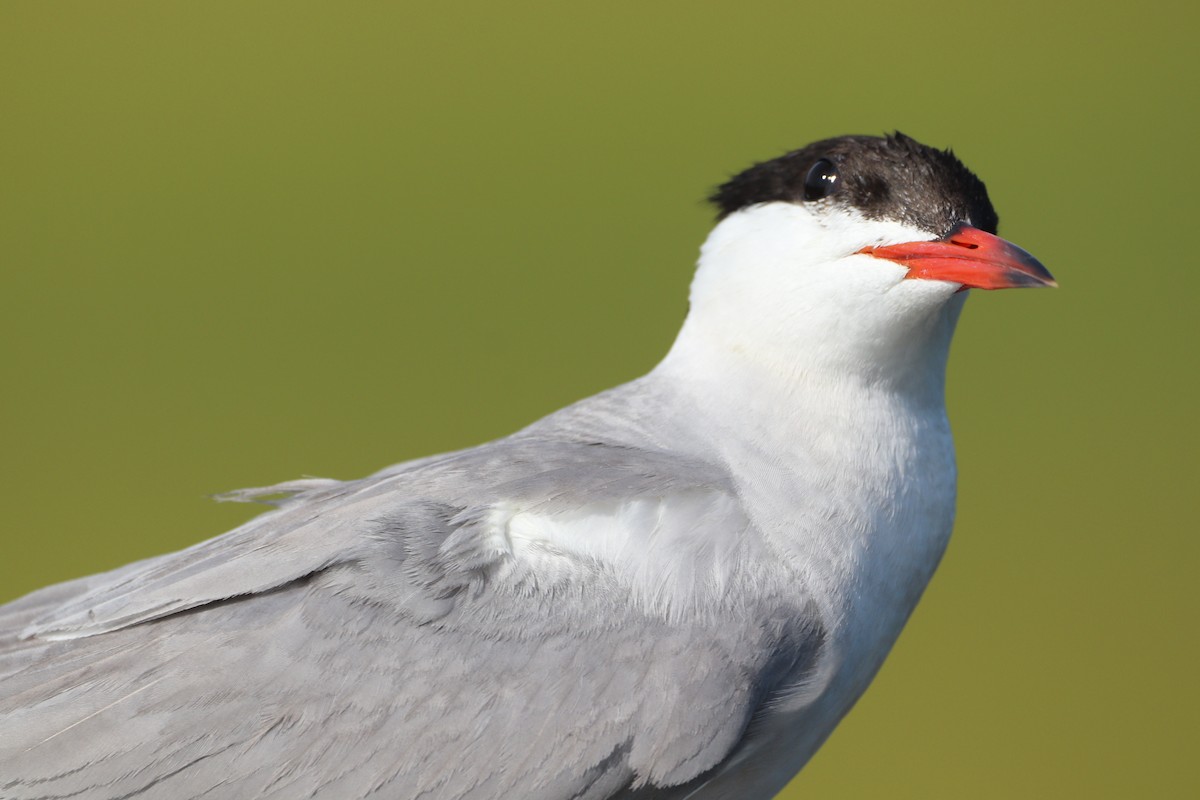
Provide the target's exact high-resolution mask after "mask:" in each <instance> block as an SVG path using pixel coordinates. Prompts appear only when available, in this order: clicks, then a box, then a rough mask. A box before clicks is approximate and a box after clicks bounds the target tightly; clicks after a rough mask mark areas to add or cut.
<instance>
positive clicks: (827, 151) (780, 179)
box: [708, 132, 999, 236]
mask: <svg viewBox="0 0 1200 800" xmlns="http://www.w3.org/2000/svg"><path fill="white" fill-rule="evenodd" d="M708 199H709V201H710V202H712V203H713V204H714V205H715V206H716V207H717V210H718V215H717V218H718V219H724V218H725V217H727V216H729V215H730V214H732V213H733V212H735V211H739V210H741V209H743V208H747V207H749V206H754V205H758V204H760V203H772V202H783V203H796V204H803V203H833V204H839V205H844V206H847V207H850V208H854V209H856V210H858V211H859V212H860V213H862V214H863V216H865V217H867V218H868V219H886V220H895V221H896V222H902V223H905V224H907V225H912V226H914V227H916V228H920V229H921V230H924V231H928V232H929V233H931V234H934V235H936V236H944V235H946V234H948V233H949V232H950V231H951V230H953V229H954V228H955V227H956V226H957V225H960V224H962V223H964V222H965V223H967V224H969V225H972V226H973V227H976V228H979V229H981V230H984V231H987V232H988V233H995V232H996V226H997V224H998V223H999V217H997V216H996V210H995V209H994V208H992V203H991V201H990V200H989V199H988V195H987V188H986V187H985V186H984V185H983V181H981V180H979V178H977V177H975V174H974V173H973V172H971V171H970V170H969V169H967V168H966V167H965V166H963V163H962V162H961V161H959V160H958V159H957V158H956V157H955V156H954V154H953V153H951V152H950V151H949V150H937V149H934V148H932V147H926V146H925V145H923V144H921V143H920V142H918V141H916V140H915V139H912V138H909V137H908V136H905V135H904V134H902V133H900V132H896V133H895V134H893V135H891V136H885V137H878V136H839V137H837V138H834V139H825V140H823V141H820V142H814V143H813V144H810V145H809V146H808V147H804V148H801V149H800V150H793V151H792V152H790V153H787V154H786V155H782V156H780V157H779V158H775V159H772V160H770V161H764V162H762V163H761V164H755V165H754V166H753V167H750V168H749V169H748V170H746V171H745V172H742V173H741V174H739V175H737V176H735V177H733V178H730V179H729V180H728V181H727V182H725V183H724V184H722V185H721V187H720V188H718V189H717V190H716V191H715V192H713V194H712V196H710V197H709V198H708Z"/></svg>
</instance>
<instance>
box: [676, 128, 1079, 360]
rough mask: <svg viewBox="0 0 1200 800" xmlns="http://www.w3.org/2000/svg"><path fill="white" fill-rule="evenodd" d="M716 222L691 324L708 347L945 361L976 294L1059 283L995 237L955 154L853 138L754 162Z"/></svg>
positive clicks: (976, 187) (981, 193)
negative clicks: (965, 305) (969, 295)
mask: <svg viewBox="0 0 1200 800" xmlns="http://www.w3.org/2000/svg"><path fill="white" fill-rule="evenodd" d="M710 200H711V201H712V202H713V204H714V205H715V206H716V207H717V209H718V224H717V226H716V228H715V229H714V230H713V232H712V234H711V235H710V236H709V238H708V241H707V242H706V243H705V245H704V247H703V249H702V251H701V257H700V266H699V269H698V270H697V273H696V279H695V281H694V283H693V285H692V295H691V311H690V313H689V318H688V325H687V326H685V333H687V332H688V328H689V327H691V328H693V329H696V334H697V335H699V336H702V337H704V338H705V339H707V340H708V345H707V346H714V345H715V346H717V347H724V348H727V349H730V350H732V351H738V352H742V353H745V354H748V355H750V356H751V357H755V358H760V359H764V360H766V361H773V362H775V364H776V366H777V367H778V368H782V369H791V370H794V369H801V370H811V369H813V368H815V367H818V366H821V365H828V366H832V367H833V368H834V369H838V370H847V369H848V370H851V371H859V372H862V371H865V372H866V373H869V374H871V375H875V374H879V375H884V374H885V373H892V372H895V373H897V374H901V373H903V372H904V371H905V370H910V369H913V368H915V367H916V366H917V365H916V364H914V363H912V361H913V359H917V360H918V361H928V360H929V359H933V360H934V361H936V360H937V359H940V360H941V362H942V363H944V361H945V353H946V351H947V349H948V347H949V339H950V334H951V333H952V332H953V327H954V323H955V320H956V319H957V315H958V311H959V310H960V308H961V305H962V300H963V299H964V297H965V296H966V292H965V291H964V290H965V289H971V288H978V289H1004V288H1016V287H1023V286H1053V285H1055V284H1054V279H1053V278H1052V277H1051V276H1050V273H1049V272H1047V271H1046V268H1045V267H1043V266H1042V265H1041V264H1040V263H1038V261H1037V260H1036V259H1034V258H1033V256H1031V255H1029V254H1028V253H1026V252H1025V251H1024V250H1021V249H1020V248H1018V247H1016V246H1015V245H1012V244H1010V243H1008V242H1006V241H1005V240H1003V239H1000V238H999V237H997V236H996V226H997V223H998V218H997V215H996V212H995V210H994V209H993V208H992V204H991V201H990V200H989V199H988V195H987V190H986V188H985V187H984V185H983V182H982V181H980V180H979V178H977V177H976V176H975V175H974V174H973V173H972V172H971V171H970V170H968V169H967V168H966V167H965V166H963V164H962V162H960V161H959V160H958V159H957V158H956V157H955V156H954V155H953V154H952V153H950V152H949V151H942V150H936V149H934V148H931V147H926V146H925V145H922V144H920V143H919V142H917V141H915V140H913V139H911V138H909V137H907V136H904V135H903V134H899V133H897V134H895V135H892V136H887V137H884V138H879V137H872V136H843V137H839V138H835V139H827V140H824V141H820V142H816V143H814V144H811V145H809V146H807V147H805V148H802V149H800V150H796V151H793V152H791V153H787V154H786V155H783V156H780V157H779V158H776V159H773V160H771V161H766V162H763V163H761V164H756V165H755V166H753V167H750V168H749V169H747V170H746V171H744V172H742V173H740V174H739V175H737V176H735V177H733V178H732V179H730V180H729V181H728V182H726V183H725V184H723V185H722V186H721V187H720V188H718V189H717V190H716V192H714V193H713V195H712V197H711V198H710Z"/></svg>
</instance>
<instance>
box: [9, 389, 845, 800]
mask: <svg viewBox="0 0 1200 800" xmlns="http://www.w3.org/2000/svg"><path fill="white" fill-rule="evenodd" d="M631 400H637V401H638V402H641V403H645V402H648V401H647V399H646V398H645V396H643V395H641V393H640V392H637V391H633V390H632V387H625V388H624V389H622V390H618V391H617V392H614V393H611V394H610V396H606V397H602V398H597V400H596V401H593V402H591V403H586V404H584V405H581V406H579V407H576V408H572V409H568V410H566V411H565V412H562V413H561V414H560V415H559V416H558V417H553V418H550V419H549V420H547V421H545V422H543V423H542V424H541V425H538V426H534V427H533V428H530V429H528V430H526V431H524V432H522V433H521V434H518V435H516V436H514V437H512V438H510V439H507V440H503V441H500V442H497V443H494V444H492V445H488V446H485V447H481V448H478V449H475V450H468V451H465V452H461V453H453V454H448V455H445V456H441V457H437V458H433V459H425V460H422V461H418V462H412V463H410V464H401V465H398V466H397V467H393V468H391V469H389V470H387V471H385V472H382V473H380V474H379V475H377V476H373V477H370V478H366V479H363V480H360V481H351V482H346V483H341V482H336V481H308V482H301V483H299V484H285V485H282V486H280V487H269V488H267V489H264V490H259V491H257V492H254V491H251V492H245V493H241V494H240V495H239V498H240V499H254V498H256V497H259V496H265V495H278V494H280V493H281V492H290V496H288V497H286V499H284V500H282V501H280V506H281V507H280V508H279V509H278V510H276V511H273V512H271V513H268V514H265V515H263V516H261V517H259V518H257V519H255V520H252V521H251V522H249V523H247V524H246V525H245V526H243V527H242V528H240V529H238V530H236V531H233V532H231V533H229V534H227V535H225V536H222V537H219V538H217V539H213V540H210V541H208V542H204V543H202V544H200V545H197V546H195V547H193V548H190V549H188V550H185V551H182V552H180V553H176V554H172V555H167V556H163V557H161V558H156V559H150V560H148V561H143V562H140V563H137V564H133V565H130V566H128V567H125V568H122V569H119V570H116V571H114V572H111V573H108V574H106V575H101V576H93V577H91V578H85V579H83V580H79V581H73V582H71V583H67V584H62V585H59V586H54V587H50V588H48V589H44V590H42V591H40V592H35V593H34V594H32V595H29V596H28V597H26V598H24V599H22V600H19V601H17V602H15V603H11V604H9V605H8V606H5V607H4V608H3V616H0V629H3V630H4V631H6V636H5V638H4V639H3V641H2V643H0V680H2V683H0V686H3V687H4V694H3V699H2V700H0V719H2V720H3V728H2V729H0V764H3V765H4V766H5V769H4V770H3V773H2V774H3V776H4V777H3V778H2V779H0V796H2V797H4V798H6V800H7V799H8V798H11V800H25V799H26V798H50V797H55V798H57V797H75V796H79V793H81V792H83V795H82V796H84V797H89V798H91V797H105V798H110V797H111V798H117V797H127V796H138V797H163V798H166V797H171V798H183V797H193V796H195V797H201V796H204V797H229V798H241V797H263V798H267V797H279V798H296V797H309V796H318V797H333V798H342V797H375V796H378V797H424V796H429V797H455V798H458V797H462V798H484V797H486V798H495V797H524V798H571V797H579V798H607V797H628V798H633V797H639V796H641V793H639V792H638V791H637V790H636V787H637V786H638V785H642V784H647V785H651V786H653V785H655V784H668V785H673V784H681V783H682V784H688V783H690V782H691V781H692V779H693V778H696V777H697V776H699V775H702V774H703V773H705V772H706V771H708V770H709V769H710V768H712V767H713V766H714V765H715V764H716V763H717V762H718V761H720V760H721V759H722V758H724V757H725V756H726V755H727V754H728V753H729V752H730V751H731V750H733V749H734V748H735V746H736V743H737V742H738V740H739V739H740V738H741V737H742V735H743V733H744V732H745V729H746V728H747V726H748V725H750V723H751V719H752V716H753V714H754V711H755V710H756V709H757V708H759V707H760V706H761V705H762V704H763V703H764V701H766V700H767V699H768V698H769V697H770V695H771V692H772V691H773V690H775V689H776V688H778V687H777V684H778V682H779V681H780V679H781V678H783V677H785V676H787V675H791V674H794V673H796V672H797V671H798V670H800V671H803V670H805V669H806V668H807V667H808V666H809V664H810V662H812V660H813V659H814V658H815V657H816V656H817V654H818V653H819V650H820V636H821V632H820V627H819V625H818V624H817V623H816V621H815V619H814V618H813V617H812V615H811V614H806V613H805V610H804V608H803V600H802V599H800V598H798V597H797V596H795V595H794V593H792V592H788V593H786V594H781V595H779V596H774V597H770V596H764V597H758V598H745V597H741V596H735V595H733V594H732V593H730V595H729V596H728V597H726V598H724V602H722V603H719V604H718V605H716V606H714V607H713V608H712V609H711V610H707V611H706V612H705V613H704V614H702V615H701V614H697V615H695V616H692V615H687V616H686V617H684V618H683V619H682V620H679V621H673V620H671V619H668V618H665V617H663V616H662V615H655V614H652V613H647V612H645V611H640V610H638V609H635V608H631V607H630V606H629V605H628V603H627V602H625V598H626V596H627V590H626V589H624V588H623V587H622V586H621V581H620V579H619V576H614V575H611V574H607V573H606V571H605V570H604V569H602V568H597V569H595V570H589V571H588V572H587V573H586V574H584V575H582V576H578V575H570V576H562V577H561V578H559V579H558V580H555V579H554V576H551V579H550V580H549V581H546V580H545V576H542V575H535V574H529V575H519V574H518V575H513V574H508V575H506V576H505V578H506V580H505V581H503V582H500V581H495V580H490V579H489V576H490V575H491V574H492V573H493V572H495V571H496V569H497V566H498V562H499V561H501V560H502V559H503V557H504V555H503V554H502V553H500V552H496V551H495V550H494V549H491V548H489V546H488V543H487V542H486V541H483V542H481V539H484V540H486V536H484V535H482V534H481V533H480V531H479V528H480V527H481V518H483V517H485V516H486V514H487V512H488V510H489V509H490V508H491V507H492V506H494V505H495V504H498V503H502V502H507V503H511V502H514V501H515V502H520V503H522V505H523V506H524V507H526V508H534V509H537V510H540V511H545V512H549V513H553V512H554V511H555V510H559V509H567V508H574V507H577V506H579V505H580V504H581V503H604V502H605V501H607V500H609V499H613V498H619V499H621V500H626V499H628V498H630V497H654V498H660V497H664V496H668V495H678V494H682V493H693V494H694V495H695V496H696V502H697V503H698V505H697V508H698V509H699V510H701V511H702V512H703V510H704V509H705V506H706V503H707V501H706V500H705V498H706V497H708V496H711V497H729V496H731V495H732V492H733V487H732V485H731V483H730V481H729V477H728V476H727V475H726V474H723V473H722V471H721V470H719V469H716V468H714V467H713V466H712V465H708V464H705V463H703V462H699V461H691V460H689V459H687V458H686V457H682V456H680V455H678V454H671V453H667V452H665V451H662V450H652V449H647V448H644V447H638V446H635V445H632V444H630V443H628V441H625V442H622V441H618V440H615V439H613V437H612V433H626V434H628V439H635V438H641V439H643V440H645V439H650V438H652V437H651V436H650V435H648V434H650V433H651V432H650V431H643V430H634V429H630V430H625V431H621V430H620V423H621V421H622V420H623V419H624V418H629V419H641V420H643V421H650V420H653V417H654V416H655V415H652V414H646V413H629V412H628V410H626V409H623V410H626V413H625V414H623V415H622V416H616V415H615V414H614V411H615V408H616V407H620V406H623V405H627V404H628V403H629V402H630V401H631ZM597 414H599V418H596V419H593V420H591V421H592V422H593V424H595V425H596V427H600V428H606V429H607V430H608V431H609V432H610V435H609V437H608V440H607V441H606V440H604V439H602V438H600V436H599V434H598V433H596V432H595V431H590V430H588V426H587V425H586V424H580V423H581V421H582V420H586V419H587V418H588V417H595V416H596V415H597ZM567 431H572V432H573V433H572V435H568V434H567V433H566V432H567ZM659 433H661V434H667V433H668V431H665V430H664V431H660V432H659ZM593 434H594V435H593ZM740 524H742V525H746V524H747V523H746V522H745V520H744V519H743V520H741V522H740ZM736 546H737V543H736V540H735V542H734V543H733V544H731V545H730V548H731V549H733V548H736ZM726 555H728V556H730V557H732V558H736V555H735V554H726ZM686 566H687V565H686V564H684V565H681V568H686ZM747 566H749V565H747ZM743 577H744V579H746V580H761V579H762V578H763V576H761V575H752V574H747V575H745V576H743ZM17 631H23V634H22V635H21V636H19V637H18V636H14V635H13V634H14V633H15V632H17ZM81 635H82V636H84V637H86V638H75V637H79V636H81ZM63 636H69V637H72V638H69V639H66V640H62V641H57V640H55V637H63ZM81 767H84V768H83V769H81ZM687 791H690V789H684V788H681V789H679V790H677V791H676V792H674V793H672V794H670V795H668V794H665V793H663V792H662V791H657V792H654V793H653V794H652V796H654V797H668V796H684V795H685V794H686V793H687Z"/></svg>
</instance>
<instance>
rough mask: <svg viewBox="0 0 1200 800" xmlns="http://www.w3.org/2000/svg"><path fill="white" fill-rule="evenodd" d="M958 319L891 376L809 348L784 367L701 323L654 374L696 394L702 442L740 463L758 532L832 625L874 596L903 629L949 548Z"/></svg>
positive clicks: (936, 330)
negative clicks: (950, 416)
mask: <svg viewBox="0 0 1200 800" xmlns="http://www.w3.org/2000/svg"><path fill="white" fill-rule="evenodd" d="M956 317H957V308H952V309H949V310H947V311H946V312H945V319H944V320H940V321H935V322H934V323H933V324H930V325H927V326H924V328H925V330H927V331H928V335H927V337H926V338H925V339H924V341H918V342H910V343H908V344H909V345H912V346H907V345H906V346H903V347H898V348H896V349H895V350H894V352H893V356H894V360H893V361H891V362H890V363H889V364H888V365H886V368H885V369H879V368H877V367H872V368H869V369H864V370H861V371H856V370H854V369H848V368H847V362H846V361H845V360H844V359H837V358H835V359H823V358H821V357H819V356H817V357H814V356H813V355H812V354H811V353H806V352H797V353H796V354H795V357H794V358H793V359H792V361H791V362H790V363H785V362H784V361H783V359H782V358H781V356H780V353H779V351H776V350H772V349H770V348H763V349H757V350H754V349H746V348H743V347H737V346H730V345H729V342H728V340H727V339H725V338H723V337H722V336H721V335H720V332H719V331H714V330H711V329H706V327H705V326H704V325H700V324H695V323H694V322H693V321H692V320H689V323H688V324H687V325H685V326H684V329H683V331H682V332H681V334H680V337H679V339H678V340H677V342H676V344H675V346H674V348H673V349H672V350H671V352H670V354H669V355H668V357H667V358H666V359H665V360H664V361H663V363H662V364H661V365H660V366H659V367H658V368H657V370H656V371H655V376H656V377H658V378H660V379H665V380H668V381H669V382H670V383H671V384H673V385H674V386H675V387H676V391H677V392H678V393H679V394H681V395H682V396H684V397H686V398H687V400H688V403H687V404H688V405H690V406H691V410H690V413H692V414H694V415H695V416H694V417H693V419H694V420H695V422H697V423H699V424H698V425H697V426H696V427H697V429H699V430H700V431H702V432H703V434H704V437H705V443H704V445H703V446H704V447H706V448H708V449H709V455H710V456H711V457H715V458H717V459H719V460H720V461H722V462H723V463H725V464H726V465H728V467H729V470H730V474H731V475H733V476H735V477H736V479H737V480H738V481H740V485H739V487H738V491H739V494H740V495H741V496H742V498H743V500H744V502H745V503H746V506H747V508H748V509H749V511H750V513H751V515H752V516H753V517H754V518H755V519H754V521H755V523H756V526H757V527H758V528H759V530H761V531H762V532H763V535H764V536H765V537H767V538H768V539H769V540H770V541H771V543H772V544H773V546H774V547H775V548H776V549H777V550H778V551H779V553H780V554H781V556H782V557H783V558H784V559H785V560H787V561H789V562H791V563H792V564H794V565H796V568H797V570H798V571H801V572H804V573H805V574H804V575H802V576H800V578H801V580H802V581H803V583H804V585H806V586H808V587H810V588H811V589H812V590H813V591H814V593H816V594H819V595H822V596H823V598H824V599H825V600H827V601H828V604H826V603H825V602H822V600H821V598H817V599H818V602H821V604H822V605H828V607H827V611H828V613H829V614H830V615H831V616H834V617H842V616H845V615H848V614H851V613H852V611H851V610H850V609H847V608H844V607H838V608H835V607H833V606H837V605H838V604H840V603H842V602H843V600H845V599H846V598H848V597H849V598H853V597H864V600H863V602H865V603H867V604H868V605H873V606H875V605H877V606H878V607H880V608H885V609H889V610H888V611H887V613H886V616H887V617H889V618H890V617H891V616H895V615H899V616H898V617H897V619H884V618H883V617H881V619H880V624H883V625H885V627H887V628H888V630H889V631H890V630H892V629H893V628H894V630H899V623H901V622H902V621H903V617H905V616H907V613H908V611H909V610H911V606H912V604H914V603H915V602H916V598H917V596H919V593H920V590H921V589H922V588H923V586H924V583H925V581H927V580H928V578H929V576H930V574H931V573H932V569H933V566H934V565H935V564H936V561H937V557H938V556H939V555H940V553H941V550H942V548H944V546H945V543H946V538H947V537H948V535H949V528H950V525H951V523H952V520H953V509H954V483H955V467H954V454H953V446H952V441H951V438H950V430H949V425H948V422H947V420H946V414H945V403H944V385H945V368H946V358H947V354H948V349H949V340H950V334H951V333H952V330H953V325H954V319H955V318H956ZM885 572H886V574H885ZM860 587H869V588H868V589H867V590H866V591H867V592H868V593H870V594H872V597H869V598H867V597H865V596H864V595H863V594H862V592H860V591H859V589H860ZM875 595H878V596H875ZM890 609H895V613H893V612H892V611H890Z"/></svg>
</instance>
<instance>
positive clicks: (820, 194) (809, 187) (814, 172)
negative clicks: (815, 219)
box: [804, 158, 838, 200]
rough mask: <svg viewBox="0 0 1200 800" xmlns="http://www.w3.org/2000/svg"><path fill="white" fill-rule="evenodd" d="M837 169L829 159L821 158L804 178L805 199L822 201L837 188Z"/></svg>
mask: <svg viewBox="0 0 1200 800" xmlns="http://www.w3.org/2000/svg"><path fill="white" fill-rule="evenodd" d="M837 180H838V174H837V167H835V166H834V165H833V162H832V161H830V160H829V159H828V158H819V159H817V161H816V162H815V163H814V164H813V165H812V167H810V168H809V170H808V175H807V176H805V178H804V199H805V200H821V199H823V198H825V197H829V195H831V194H833V190H834V189H836V188H837Z"/></svg>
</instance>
